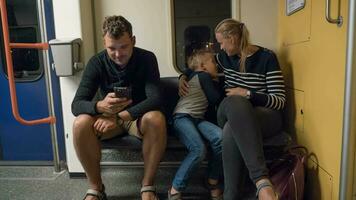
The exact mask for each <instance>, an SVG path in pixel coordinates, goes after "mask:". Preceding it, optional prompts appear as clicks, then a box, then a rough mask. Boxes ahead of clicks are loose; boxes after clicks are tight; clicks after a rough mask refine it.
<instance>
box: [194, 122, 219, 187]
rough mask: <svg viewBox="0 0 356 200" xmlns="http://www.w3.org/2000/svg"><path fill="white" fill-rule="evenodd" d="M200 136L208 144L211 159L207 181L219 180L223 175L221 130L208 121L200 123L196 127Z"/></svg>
mask: <svg viewBox="0 0 356 200" xmlns="http://www.w3.org/2000/svg"><path fill="white" fill-rule="evenodd" d="M197 127H198V129H199V131H200V133H201V135H202V136H203V137H204V139H206V140H207V141H208V143H209V146H210V147H211V150H212V158H211V159H210V161H209V175H208V177H209V179H214V180H219V178H221V177H222V174H223V168H222V145H221V142H222V129H221V128H220V127H218V126H216V125H215V124H213V123H211V122H208V121H201V122H200V123H198V125H197Z"/></svg>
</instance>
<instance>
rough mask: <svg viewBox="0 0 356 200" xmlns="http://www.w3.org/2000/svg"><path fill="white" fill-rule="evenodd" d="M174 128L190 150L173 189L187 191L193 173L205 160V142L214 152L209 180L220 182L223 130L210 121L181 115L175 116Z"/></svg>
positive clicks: (177, 174) (175, 179) (210, 164)
mask: <svg viewBox="0 0 356 200" xmlns="http://www.w3.org/2000/svg"><path fill="white" fill-rule="evenodd" d="M173 128H174V130H175V134H176V135H177V136H178V138H179V140H180V141H181V142H182V143H183V144H184V145H185V146H186V147H187V149H188V155H187V156H186V157H185V159H184V160H183V162H182V164H181V165H180V167H179V169H178V171H177V173H176V175H175V177H174V179H173V184H172V185H173V187H174V188H175V189H176V190H178V191H182V190H184V189H185V187H186V186H187V182H188V179H189V178H190V176H191V174H192V172H194V170H195V169H197V168H198V167H199V165H200V164H201V162H202V161H203V160H204V158H205V155H206V146H205V142H207V145H209V146H210V149H211V152H212V156H211V159H210V161H209V166H208V178H210V179H215V180H218V179H219V178H220V177H221V176H222V155H221V140H222V130H221V128H219V127H218V126H216V125H215V124H213V123H210V122H208V121H204V120H202V119H195V118H192V117H191V116H190V115H188V114H181V113H178V114H176V115H175V116H174V118H173Z"/></svg>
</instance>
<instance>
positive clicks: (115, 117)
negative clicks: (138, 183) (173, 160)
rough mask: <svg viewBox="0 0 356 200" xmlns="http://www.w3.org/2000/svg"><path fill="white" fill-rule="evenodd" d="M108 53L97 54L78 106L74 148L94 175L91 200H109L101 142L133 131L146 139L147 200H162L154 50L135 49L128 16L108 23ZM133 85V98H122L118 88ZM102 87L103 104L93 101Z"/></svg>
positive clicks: (161, 123) (161, 124)
mask: <svg viewBox="0 0 356 200" xmlns="http://www.w3.org/2000/svg"><path fill="white" fill-rule="evenodd" d="M102 31H103V39H104V47H105V50H103V51H102V52H100V53H98V54H97V55H94V56H93V57H92V58H91V59H90V60H89V62H88V64H87V66H86V69H85V71H84V73H83V77H82V80H81V82H80V85H79V88H78V90H77V93H76V95H75V97H74V100H73V103H72V112H73V114H74V115H75V116H77V117H76V119H75V121H74V124H73V137H74V147H75V150H76V153H77V156H78V158H79V160H80V162H81V164H82V165H83V168H84V170H85V173H86V175H87V177H88V181H89V185H90V189H89V190H88V192H87V194H86V198H85V200H91V199H95V200H97V199H99V200H101V199H106V194H105V191H104V190H105V188H104V185H103V184H102V179H101V174H100V159H101V147H100V139H108V138H111V137H113V136H115V135H118V134H122V133H124V132H128V133H129V134H130V135H134V136H136V137H138V138H140V139H142V141H143V147H142V151H143V158H144V177H143V179H142V189H141V198H142V200H153V199H157V197H156V193H155V188H154V187H153V184H154V183H153V179H154V176H155V173H156V171H157V168H158V165H159V162H160V160H161V157H162V155H163V153H164V150H165V147H166V123H165V118H164V115H163V114H162V113H161V112H160V111H157V108H158V105H159V86H158V84H159V79H160V75H159V70H158V64H157V60H156V57H155V55H154V54H153V53H152V52H149V51H146V50H143V49H140V48H137V47H134V46H135V36H133V35H132V27H131V24H130V22H128V21H127V20H126V19H125V18H124V17H122V16H109V17H106V18H105V21H104V23H103V29H102ZM117 86H125V87H130V88H131V89H132V98H126V97H117V96H116V95H115V93H114V92H113V88H114V87H117ZM98 88H99V93H100V95H101V96H103V97H105V98H103V99H102V100H100V101H94V100H93V98H94V96H95V94H96V92H97V90H98Z"/></svg>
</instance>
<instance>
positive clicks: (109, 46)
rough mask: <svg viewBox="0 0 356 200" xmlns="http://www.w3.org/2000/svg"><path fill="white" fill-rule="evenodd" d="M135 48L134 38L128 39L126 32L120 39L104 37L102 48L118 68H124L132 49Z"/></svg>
mask: <svg viewBox="0 0 356 200" xmlns="http://www.w3.org/2000/svg"><path fill="white" fill-rule="evenodd" d="M134 46H135V36H132V37H130V36H129V34H128V33H127V32H125V33H124V35H122V36H121V37H120V38H113V37H110V35H108V34H106V35H105V36H104V47H105V48H106V50H107V52H108V55H109V57H110V59H111V60H112V61H114V62H115V63H116V64H118V65H119V66H120V67H125V66H126V65H127V63H128V62H129V60H130V58H131V56H132V51H133V47H134Z"/></svg>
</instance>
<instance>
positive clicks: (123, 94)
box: [114, 87, 132, 99]
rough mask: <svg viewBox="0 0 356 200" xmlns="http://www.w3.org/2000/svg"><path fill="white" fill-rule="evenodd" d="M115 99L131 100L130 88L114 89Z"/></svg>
mask: <svg viewBox="0 0 356 200" xmlns="http://www.w3.org/2000/svg"><path fill="white" fill-rule="evenodd" d="M114 92H115V95H116V97H119V98H127V99H131V98H132V97H131V87H114Z"/></svg>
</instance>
